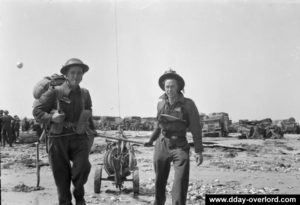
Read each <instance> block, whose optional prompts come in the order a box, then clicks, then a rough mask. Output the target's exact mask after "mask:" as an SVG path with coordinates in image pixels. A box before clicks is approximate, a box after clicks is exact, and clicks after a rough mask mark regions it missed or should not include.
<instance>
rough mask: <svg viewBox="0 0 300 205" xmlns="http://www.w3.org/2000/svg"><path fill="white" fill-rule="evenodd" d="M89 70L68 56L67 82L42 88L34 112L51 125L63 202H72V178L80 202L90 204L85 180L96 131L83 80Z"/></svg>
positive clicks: (53, 162) (51, 160) (53, 160)
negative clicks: (87, 200)
mask: <svg viewBox="0 0 300 205" xmlns="http://www.w3.org/2000/svg"><path fill="white" fill-rule="evenodd" d="M88 70H89V67H88V66H87V65H86V64H84V63H83V62H82V61H81V60H79V59H76V58H72V59H70V60H68V61H67V62H66V63H65V65H64V66H63V67H62V68H61V70H60V72H61V73H62V74H63V75H64V77H65V80H64V82H63V83H62V84H61V85H58V86H54V87H52V88H50V89H49V88H48V89H47V90H46V91H45V92H42V94H41V96H38V97H39V98H38V100H37V101H35V103H34V108H33V116H34V117H35V119H36V120H37V121H38V122H40V123H42V124H44V125H47V126H48V127H49V131H48V132H49V138H48V144H49V150H48V152H49V153H48V157H49V163H50V166H51V169H52V173H53V176H54V180H55V183H56V186H57V192H58V200H59V204H72V202H71V201H72V195H71V191H70V186H71V182H72V184H73V185H74V191H73V196H74V198H75V201H76V205H84V204H86V203H85V200H84V184H85V183H86V182H87V179H88V175H89V172H90V168H91V165H90V162H89V158H88V157H89V151H90V147H91V144H92V140H93V138H91V137H89V136H92V135H93V134H95V131H94V126H93V123H92V101H91V97H90V94H89V91H88V90H87V89H84V88H81V87H80V86H79V84H80V82H81V80H82V77H83V75H84V73H86V72H87V71H88ZM46 84H47V83H46ZM71 161H72V166H71V163H70V162H71Z"/></svg>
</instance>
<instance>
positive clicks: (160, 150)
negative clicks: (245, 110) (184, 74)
mask: <svg viewBox="0 0 300 205" xmlns="http://www.w3.org/2000/svg"><path fill="white" fill-rule="evenodd" d="M169 78H171V79H174V78H175V79H176V80H177V81H178V85H179V89H180V90H182V89H183V87H184V81H183V79H182V78H181V77H180V76H179V75H177V74H176V72H174V71H171V73H170V72H168V73H166V74H165V75H163V76H162V77H161V78H160V80H159V85H160V87H161V88H162V89H164V87H163V81H164V80H165V79H169ZM160 98H161V101H160V102H159V103H158V106H157V126H156V128H155V130H154V132H153V133H152V135H151V138H150V140H149V143H150V144H152V143H153V142H154V141H156V143H155V148H154V158H153V160H154V170H155V175H156V179H155V202H154V204H155V205H162V204H164V203H165V201H166V195H165V192H166V185H167V180H168V176H169V172H170V166H171V162H173V165H174V170H175V176H174V182H173V187H172V203H173V204H176V205H184V204H185V202H186V196H187V191H188V184H189V169H190V158H189V151H190V146H189V144H188V142H187V139H186V132H187V130H188V129H189V131H191V133H192V135H193V141H194V145H195V152H196V153H202V151H203V146H202V133H201V125H200V116H199V113H198V110H197V107H196V105H195V103H194V102H193V101H192V100H191V99H188V98H185V97H184V96H183V94H182V93H181V92H180V93H178V97H177V100H176V101H175V102H174V103H173V104H170V102H169V99H168V96H167V94H163V95H162V96H161V97H160Z"/></svg>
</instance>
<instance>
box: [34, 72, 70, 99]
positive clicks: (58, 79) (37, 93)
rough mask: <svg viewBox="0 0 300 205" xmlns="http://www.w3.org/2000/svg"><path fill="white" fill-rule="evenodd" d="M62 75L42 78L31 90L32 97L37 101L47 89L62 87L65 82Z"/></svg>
mask: <svg viewBox="0 0 300 205" xmlns="http://www.w3.org/2000/svg"><path fill="white" fill-rule="evenodd" d="M65 80H66V79H65V77H64V76H63V75H58V74H53V75H51V76H50V77H49V76H47V77H44V78H43V79H42V80H40V81H39V82H38V83H37V84H36V85H35V86H34V88H33V97H34V98H35V99H36V100H38V99H39V98H40V97H41V96H42V94H43V93H44V92H46V91H47V90H48V89H54V88H55V87H56V86H59V85H62V84H63V83H64V82H65Z"/></svg>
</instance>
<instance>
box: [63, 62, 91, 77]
mask: <svg viewBox="0 0 300 205" xmlns="http://www.w3.org/2000/svg"><path fill="white" fill-rule="evenodd" d="M72 66H79V67H81V68H82V71H83V73H85V72H87V71H88V70H89V66H88V65H86V64H84V63H83V62H82V61H81V60H80V59H78V58H71V59H69V60H68V61H67V62H66V63H65V65H63V67H62V68H61V69H60V72H61V73H62V74H63V75H66V74H67V72H68V70H69V68H70V67H72Z"/></svg>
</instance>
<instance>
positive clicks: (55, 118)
mask: <svg viewBox="0 0 300 205" xmlns="http://www.w3.org/2000/svg"><path fill="white" fill-rule="evenodd" d="M64 120H65V114H64V113H59V112H58V111H55V112H53V115H52V118H51V121H52V122H55V123H62V122H63V121H64Z"/></svg>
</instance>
